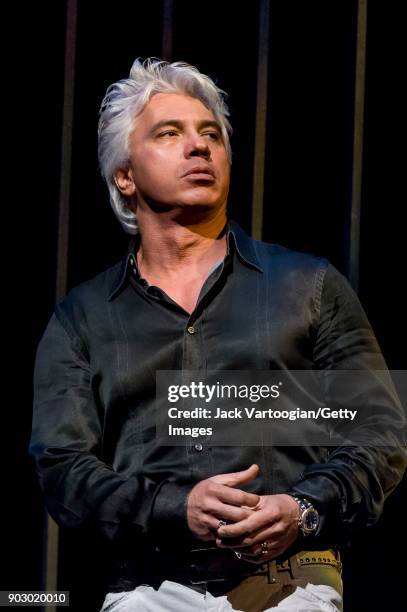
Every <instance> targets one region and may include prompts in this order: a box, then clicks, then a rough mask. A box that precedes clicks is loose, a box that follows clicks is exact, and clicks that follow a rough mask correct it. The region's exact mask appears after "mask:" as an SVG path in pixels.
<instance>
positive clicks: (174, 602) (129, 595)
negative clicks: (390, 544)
mask: <svg viewBox="0 0 407 612" xmlns="http://www.w3.org/2000/svg"><path fill="white" fill-rule="evenodd" d="M249 580H253V579H252V578H250V579H249ZM249 606H250V604H249ZM259 609H261V610H263V611H264V612H267V611H268V610H278V611H279V612H322V611H324V612H338V611H340V610H342V597H341V595H340V594H339V593H338V592H337V591H336V590H335V589H334V588H333V587H331V586H328V585H324V584H320V585H315V584H310V583H308V584H307V585H306V586H305V588H303V587H301V586H297V587H295V590H294V592H293V593H292V594H291V595H288V596H287V597H285V598H284V599H283V600H281V601H280V603H279V604H278V605H277V606H272V607H268V608H258V606H257V604H256V606H255V607H251V606H250V607H246V606H245V607H244V612H255V611H256V610H259ZM199 610H201V611H203V610H205V611H207V612H209V611H210V612H223V611H226V610H239V608H236V607H233V606H232V604H231V603H230V601H229V599H228V596H227V595H221V596H217V597H214V596H213V595H211V593H209V592H206V593H198V592H197V591H194V590H193V589H190V588H188V587H186V586H183V585H181V584H177V583H176V582H170V581H169V580H165V581H164V582H163V583H162V584H161V586H160V588H159V589H158V590H157V591H155V590H154V589H153V587H150V586H147V585H142V586H139V587H137V588H136V589H134V590H133V591H124V592H122V593H108V594H107V595H106V598H105V601H104V603H103V607H102V611H101V612H195V611H199Z"/></svg>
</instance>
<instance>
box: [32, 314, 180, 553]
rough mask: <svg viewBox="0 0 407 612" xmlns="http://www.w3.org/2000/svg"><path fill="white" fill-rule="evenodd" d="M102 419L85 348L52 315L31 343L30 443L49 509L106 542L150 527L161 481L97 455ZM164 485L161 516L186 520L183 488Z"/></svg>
mask: <svg viewBox="0 0 407 612" xmlns="http://www.w3.org/2000/svg"><path fill="white" fill-rule="evenodd" d="M102 422H103V416H102V415H101V414H100V413H99V410H98V406H97V405H96V402H95V400H94V395H93V393H92V388H91V381H90V365H89V357H88V355H87V350H86V347H85V346H84V344H83V342H82V341H81V339H80V338H79V336H78V335H75V334H74V333H73V332H72V331H71V330H69V329H67V328H66V327H65V326H64V325H62V324H61V322H60V320H59V318H58V317H57V316H56V315H55V314H54V315H53V317H52V318H51V320H50V322H49V324H48V327H47V329H46V331H45V333H44V336H43V338H42V339H41V342H40V344H39V347H38V350H37V356H36V364H35V372H34V411H33V427H32V436H31V442H30V449H29V450H30V454H31V455H32V456H33V457H34V460H35V465H36V470H37V474H38V477H39V482H40V486H41V488H42V490H43V492H44V495H45V501H46V506H47V509H48V511H49V513H50V514H51V516H52V517H53V518H54V520H55V521H56V522H57V523H58V524H59V525H61V526H64V527H77V526H79V525H83V524H85V523H90V524H92V526H93V527H96V529H97V530H98V531H100V532H101V533H102V535H103V536H105V537H106V538H107V539H108V540H110V541H114V542H117V541H119V540H120V541H122V540H123V539H125V540H126V541H131V540H132V538H133V537H134V538H138V537H139V536H140V535H141V534H144V535H145V534H146V533H148V532H149V529H150V527H151V515H152V509H153V507H154V504H155V501H156V497H157V495H158V493H159V492H160V489H161V488H162V487H163V486H164V485H165V484H167V483H165V482H164V483H163V482H161V483H158V482H155V481H154V480H152V479H151V478H148V477H145V476H137V475H135V476H132V477H125V476H123V475H121V474H119V473H117V472H116V471H115V470H114V469H112V467H110V466H109V465H107V464H106V463H104V462H103V461H102V460H100V458H99V457H100V456H101V454H100V451H101V444H102ZM175 486H176V485H175V484H174V485H173V487H175ZM167 489H168V487H167ZM179 489H181V487H179ZM166 492H167V491H165V492H164V491H163V492H162V493H163V494H162V495H161V498H162V499H163V500H164V499H165V517H166V520H167V522H171V520H172V521H175V522H177V521H178V522H180V523H182V524H183V525H186V516H185V511H184V510H182V508H183V506H182V503H181V500H182V498H184V499H185V498H186V495H187V491H183V490H179V491H176V492H175V491H172V492H171V495H167V494H166ZM180 504H181V506H182V508H181V506H180ZM160 507H161V505H158V504H157V512H158V515H159V516H160V512H159V508H160ZM181 510H182V512H181ZM163 514H164V511H163Z"/></svg>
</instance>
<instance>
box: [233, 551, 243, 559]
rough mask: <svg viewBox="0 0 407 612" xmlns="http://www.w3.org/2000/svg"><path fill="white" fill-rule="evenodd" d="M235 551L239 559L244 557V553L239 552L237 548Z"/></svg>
mask: <svg viewBox="0 0 407 612" xmlns="http://www.w3.org/2000/svg"><path fill="white" fill-rule="evenodd" d="M234 553H235V555H236V557H237V558H238V559H241V558H242V553H239V552H237V550H235V551H234Z"/></svg>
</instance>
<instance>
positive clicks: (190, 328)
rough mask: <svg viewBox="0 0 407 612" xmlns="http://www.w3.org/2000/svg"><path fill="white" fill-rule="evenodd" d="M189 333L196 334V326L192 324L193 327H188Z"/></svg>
mask: <svg viewBox="0 0 407 612" xmlns="http://www.w3.org/2000/svg"><path fill="white" fill-rule="evenodd" d="M188 333H189V334H194V333H195V327H193V325H191V327H188Z"/></svg>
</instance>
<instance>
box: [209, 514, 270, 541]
mask: <svg viewBox="0 0 407 612" xmlns="http://www.w3.org/2000/svg"><path fill="white" fill-rule="evenodd" d="M276 521H277V518H275V519H274V520H273V518H270V515H269V513H268V512H262V511H261V510H258V511H257V512H252V513H251V514H250V516H248V517H247V518H245V519H243V520H242V521H240V522H237V523H234V524H232V525H224V526H223V527H221V528H220V529H219V531H218V535H219V537H221V538H222V539H224V538H238V537H241V536H243V535H248V536H251V535H252V534H254V533H256V532H258V531H262V530H264V529H265V528H269V527H271V525H273V524H274V523H275V522H276Z"/></svg>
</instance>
